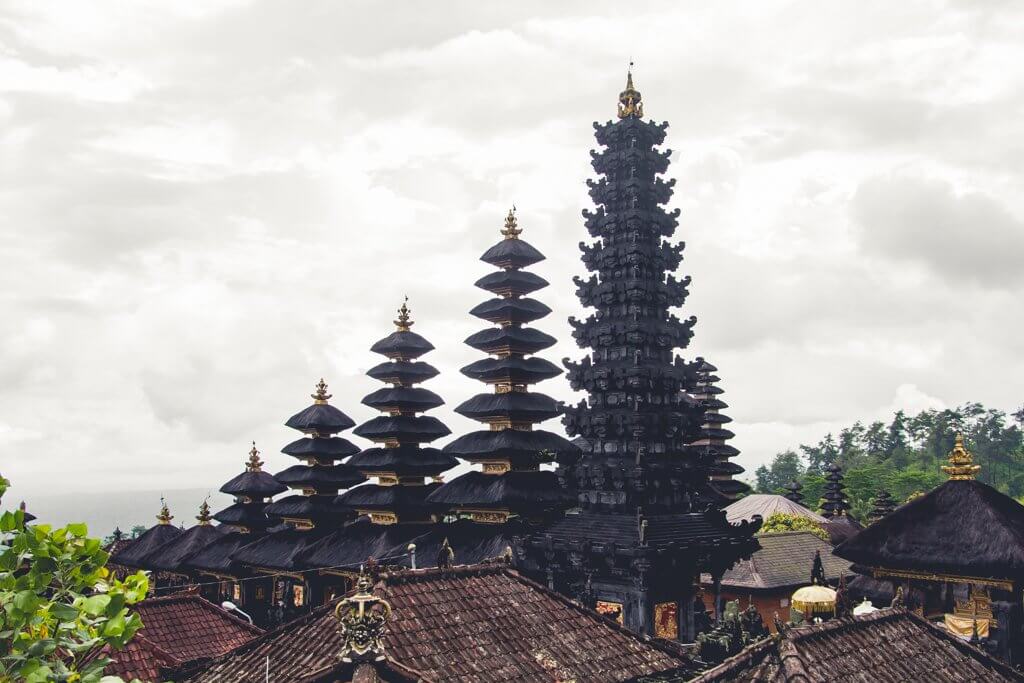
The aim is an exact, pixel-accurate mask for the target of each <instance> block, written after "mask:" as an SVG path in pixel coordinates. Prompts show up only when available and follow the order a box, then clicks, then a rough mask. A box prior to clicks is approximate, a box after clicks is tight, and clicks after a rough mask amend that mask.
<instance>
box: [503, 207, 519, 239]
mask: <svg viewBox="0 0 1024 683" xmlns="http://www.w3.org/2000/svg"><path fill="white" fill-rule="evenodd" d="M522 233H523V230H522V228H520V227H519V221H518V219H516V205H515V204H513V205H512V208H511V209H509V210H508V215H507V216H505V227H504V228H502V229H501V234H502V235H504V236H505V239H507V240H516V239H519V235H521V234H522Z"/></svg>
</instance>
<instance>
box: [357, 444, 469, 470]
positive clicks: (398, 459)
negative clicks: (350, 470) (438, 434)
mask: <svg viewBox="0 0 1024 683" xmlns="http://www.w3.org/2000/svg"><path fill="white" fill-rule="evenodd" d="M458 464H459V461H458V459H457V458H455V457H453V456H451V455H446V454H445V453H442V452H441V451H440V450H438V449H436V448H420V447H418V446H417V445H415V444H400V445H399V446H398V447H396V448H367V449H366V450H365V451H363V452H362V453H359V454H358V455H353V456H352V458H351V459H349V461H348V465H349V466H350V467H354V468H356V469H357V470H359V471H360V472H364V473H365V472H392V473H394V474H395V475H397V476H400V477H401V476H410V477H412V476H420V475H422V476H426V477H430V476H434V475H435V474H440V473H441V472H444V471H445V470H448V469H451V468H452V467H455V466H456V465H458Z"/></svg>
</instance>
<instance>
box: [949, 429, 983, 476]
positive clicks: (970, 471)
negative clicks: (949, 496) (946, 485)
mask: <svg viewBox="0 0 1024 683" xmlns="http://www.w3.org/2000/svg"><path fill="white" fill-rule="evenodd" d="M980 469H981V465H975V464H974V458H973V457H972V456H971V453H970V451H968V450H967V449H966V448H964V435H963V434H957V435H956V442H955V443H954V444H953V450H951V451H950V452H949V464H948V465H943V466H942V471H943V472H945V473H946V474H948V475H949V478H950V480H953V479H974V476H975V475H976V474H977V473H978V470H980Z"/></svg>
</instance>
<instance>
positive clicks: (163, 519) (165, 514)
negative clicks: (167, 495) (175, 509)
mask: <svg viewBox="0 0 1024 683" xmlns="http://www.w3.org/2000/svg"><path fill="white" fill-rule="evenodd" d="M172 519H174V515H172V514H171V511H170V509H169V508H168V507H167V503H166V502H164V497H163V496H160V513H159V514H158V515H157V516H156V521H158V522H160V523H161V524H170V523H171V520H172Z"/></svg>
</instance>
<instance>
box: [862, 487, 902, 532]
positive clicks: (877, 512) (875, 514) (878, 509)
mask: <svg viewBox="0 0 1024 683" xmlns="http://www.w3.org/2000/svg"><path fill="white" fill-rule="evenodd" d="M871 502H872V508H871V514H870V515H868V522H870V523H872V524H874V523H875V522H877V521H878V520H880V519H882V518H883V517H885V516H886V515H889V514H891V513H892V511H893V510H895V509H896V501H895V500H893V498H892V495H891V494H890V493H889V492H888V491H886V490H885V489H880V490H879V491H878V495H876V496H875V499H874V500H873V501H871Z"/></svg>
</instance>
